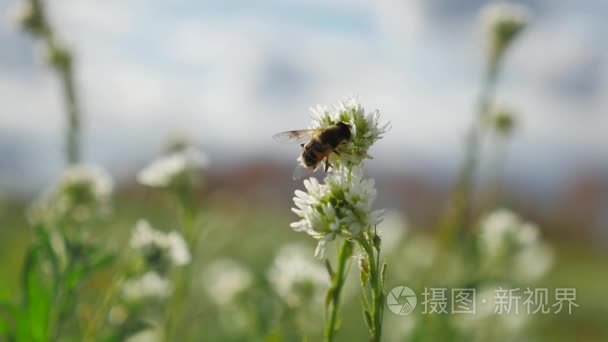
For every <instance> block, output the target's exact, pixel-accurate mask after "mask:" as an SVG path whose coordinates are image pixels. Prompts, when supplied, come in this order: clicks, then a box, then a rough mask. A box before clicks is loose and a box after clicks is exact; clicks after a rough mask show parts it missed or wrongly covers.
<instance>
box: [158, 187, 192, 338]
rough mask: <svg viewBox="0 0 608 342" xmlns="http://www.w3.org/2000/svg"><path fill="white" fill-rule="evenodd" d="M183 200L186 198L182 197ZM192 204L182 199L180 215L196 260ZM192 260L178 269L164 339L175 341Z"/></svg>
mask: <svg viewBox="0 0 608 342" xmlns="http://www.w3.org/2000/svg"><path fill="white" fill-rule="evenodd" d="M182 200H185V199H184V198H183V197H182ZM191 204H192V203H184V202H183V201H180V216H181V222H182V234H183V236H184V238H185V239H186V243H187V245H188V248H189V249H190V254H191V257H192V260H194V255H195V248H196V245H197V243H196V240H198V239H197V238H196V236H195V235H198V234H195V233H196V232H195V231H194V229H195V227H196V210H195V208H194V206H192V205H191ZM192 262H193V261H191V263H190V264H189V265H184V266H182V267H181V268H179V269H177V275H176V278H175V284H176V285H175V292H174V293H173V295H172V296H171V300H170V303H169V310H168V316H167V318H166V320H165V331H164V339H165V340H166V341H167V342H170V341H174V334H175V329H176V326H177V323H178V321H179V316H180V311H181V309H182V306H183V304H184V300H185V299H186V295H187V293H188V290H189V280H190V277H191V271H192Z"/></svg>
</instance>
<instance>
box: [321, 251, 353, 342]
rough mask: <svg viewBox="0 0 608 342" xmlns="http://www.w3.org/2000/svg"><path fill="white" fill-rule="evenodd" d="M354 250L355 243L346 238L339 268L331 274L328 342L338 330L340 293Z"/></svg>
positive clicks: (327, 322)
mask: <svg viewBox="0 0 608 342" xmlns="http://www.w3.org/2000/svg"><path fill="white" fill-rule="evenodd" d="M352 250H353V243H352V242H351V241H348V240H346V239H345V240H344V241H343V242H342V246H341V247H340V250H339V251H338V268H337V269H336V273H335V274H332V275H331V277H332V279H331V280H332V283H331V287H330V288H329V292H328V294H327V295H328V300H329V302H328V303H327V310H328V315H327V321H326V322H325V334H324V336H325V341H326V342H331V341H333V340H334V338H335V336H336V333H337V331H338V328H337V326H336V325H337V322H338V312H339V310H340V295H341V293H342V288H343V286H344V282H345V280H346V273H347V272H346V271H347V270H348V265H349V264H348V260H349V258H350V256H351V255H352Z"/></svg>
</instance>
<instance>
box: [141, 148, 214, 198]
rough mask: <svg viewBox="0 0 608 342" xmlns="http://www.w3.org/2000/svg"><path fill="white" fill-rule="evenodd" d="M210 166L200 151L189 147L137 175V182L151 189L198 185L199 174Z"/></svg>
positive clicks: (153, 164) (164, 158) (153, 163)
mask: <svg viewBox="0 0 608 342" xmlns="http://www.w3.org/2000/svg"><path fill="white" fill-rule="evenodd" d="M208 164H209V161H208V159H207V157H206V156H205V155H204V154H203V153H202V152H201V151H199V150H198V149H196V148H193V147H188V148H185V149H183V150H179V151H176V152H172V153H171V154H169V155H166V156H163V157H161V158H159V159H157V160H156V161H154V162H152V163H151V164H150V165H148V166H147V167H145V168H144V169H143V170H141V171H140V172H139V173H138V174H137V181H138V182H139V183H141V184H143V185H147V186H150V187H158V188H166V187H170V186H179V185H182V184H185V185H189V186H194V185H197V184H198V181H199V177H198V176H199V175H198V173H199V172H200V171H201V170H202V169H204V168H206V167H207V166H208Z"/></svg>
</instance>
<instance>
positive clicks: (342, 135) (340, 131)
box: [273, 122, 352, 179]
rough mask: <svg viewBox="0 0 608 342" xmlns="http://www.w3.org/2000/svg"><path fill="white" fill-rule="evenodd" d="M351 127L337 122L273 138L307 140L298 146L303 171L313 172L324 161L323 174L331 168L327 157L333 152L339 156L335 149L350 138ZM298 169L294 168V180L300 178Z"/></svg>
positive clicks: (280, 134)
mask: <svg viewBox="0 0 608 342" xmlns="http://www.w3.org/2000/svg"><path fill="white" fill-rule="evenodd" d="M351 135H352V133H351V125H349V124H347V123H345V122H338V123H336V124H335V125H331V126H329V127H326V128H316V129H302V130H296V131H287V132H282V133H278V134H275V135H274V136H273V138H274V139H275V140H276V141H279V142H298V141H303V140H305V139H308V142H306V143H302V144H300V146H301V147H302V154H301V156H300V158H301V159H302V162H303V164H304V165H305V166H306V168H304V171H307V172H309V173H312V172H314V171H315V170H316V169H317V167H318V166H319V164H321V163H322V162H323V160H325V172H327V170H328V169H329V167H330V166H332V165H331V164H330V163H329V156H330V154H331V153H332V152H333V153H335V154H337V155H339V153H338V151H336V149H337V148H338V146H340V144H342V143H345V142H347V141H349V140H350V138H351ZM301 171H302V170H301V169H300V168H296V171H295V172H294V179H297V178H301V177H300V176H301V175H300V174H299V173H300V172H301Z"/></svg>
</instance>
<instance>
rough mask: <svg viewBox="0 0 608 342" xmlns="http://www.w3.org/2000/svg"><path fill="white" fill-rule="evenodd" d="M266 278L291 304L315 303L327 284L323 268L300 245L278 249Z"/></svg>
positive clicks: (319, 300)
mask: <svg viewBox="0 0 608 342" xmlns="http://www.w3.org/2000/svg"><path fill="white" fill-rule="evenodd" d="M268 280H269V282H270V284H271V285H272V287H273V288H274V290H275V292H276V293H277V295H278V296H279V297H281V298H282V299H283V301H285V303H286V304H287V305H289V306H290V307H292V308H297V307H300V306H302V305H313V306H314V305H315V303H320V302H322V300H323V295H324V293H325V291H326V290H327V288H328V286H329V277H328V275H327V271H326V270H325V268H324V267H323V266H322V265H321V264H319V263H318V262H316V261H315V260H314V259H313V258H312V257H311V256H310V254H309V253H308V251H307V248H306V247H305V246H302V245H298V244H292V245H286V246H284V247H283V248H281V250H280V251H279V253H278V255H277V257H276V259H275V260H274V263H273V265H272V267H271V269H270V270H269V271H268Z"/></svg>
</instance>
